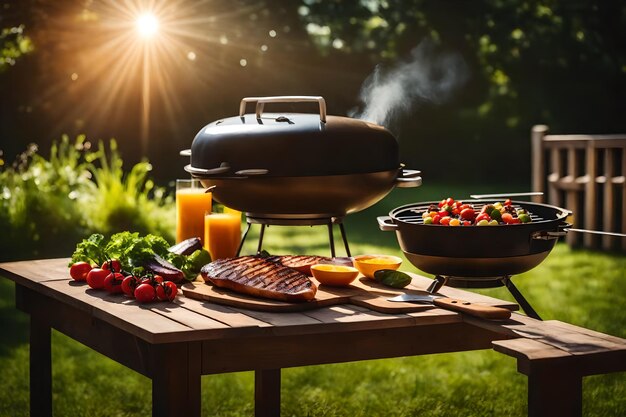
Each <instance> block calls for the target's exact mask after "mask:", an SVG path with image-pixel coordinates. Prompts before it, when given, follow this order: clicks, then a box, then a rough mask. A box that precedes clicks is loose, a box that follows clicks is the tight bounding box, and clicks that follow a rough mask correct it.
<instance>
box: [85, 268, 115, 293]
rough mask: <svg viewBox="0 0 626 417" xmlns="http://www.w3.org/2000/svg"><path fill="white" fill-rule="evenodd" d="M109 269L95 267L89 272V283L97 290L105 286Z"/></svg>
mask: <svg viewBox="0 0 626 417" xmlns="http://www.w3.org/2000/svg"><path fill="white" fill-rule="evenodd" d="M109 274H110V272H109V271H105V270H104V269H102V268H93V269H92V270H91V271H89V273H87V284H88V285H89V286H90V287H91V288H93V289H96V290H99V289H101V288H104V279H105V278H106V277H107V275H109Z"/></svg>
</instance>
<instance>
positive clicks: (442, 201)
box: [439, 200, 446, 208]
mask: <svg viewBox="0 0 626 417" xmlns="http://www.w3.org/2000/svg"><path fill="white" fill-rule="evenodd" d="M445 204H446V200H441V201H440V202H439V208H441V207H443V206H444V205H445Z"/></svg>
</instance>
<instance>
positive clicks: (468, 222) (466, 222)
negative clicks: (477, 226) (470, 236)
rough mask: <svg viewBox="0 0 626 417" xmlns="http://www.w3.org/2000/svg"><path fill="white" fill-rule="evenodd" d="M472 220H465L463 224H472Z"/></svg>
mask: <svg viewBox="0 0 626 417" xmlns="http://www.w3.org/2000/svg"><path fill="white" fill-rule="evenodd" d="M471 225H472V222H470V221H468V220H464V221H463V226H471Z"/></svg>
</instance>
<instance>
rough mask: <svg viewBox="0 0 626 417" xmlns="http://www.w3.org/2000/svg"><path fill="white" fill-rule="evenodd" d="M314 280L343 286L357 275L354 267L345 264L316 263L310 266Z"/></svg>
mask: <svg viewBox="0 0 626 417" xmlns="http://www.w3.org/2000/svg"><path fill="white" fill-rule="evenodd" d="M311 272H312V273H313V276H314V277H315V279H316V280H318V281H319V282H320V283H321V284H324V285H332V286H335V287H345V286H347V285H350V283H351V282H352V281H354V279H355V278H356V277H357V275H359V271H358V270H357V269H356V268H353V267H351V266H345V265H332V264H317V265H313V266H312V267H311Z"/></svg>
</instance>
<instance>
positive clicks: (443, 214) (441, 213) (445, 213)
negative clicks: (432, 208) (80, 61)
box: [437, 210, 450, 217]
mask: <svg viewBox="0 0 626 417" xmlns="http://www.w3.org/2000/svg"><path fill="white" fill-rule="evenodd" d="M437 214H438V215H439V216H440V217H445V216H447V215H448V214H450V213H448V212H447V211H446V210H441V211H440V212H439V213H437Z"/></svg>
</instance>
